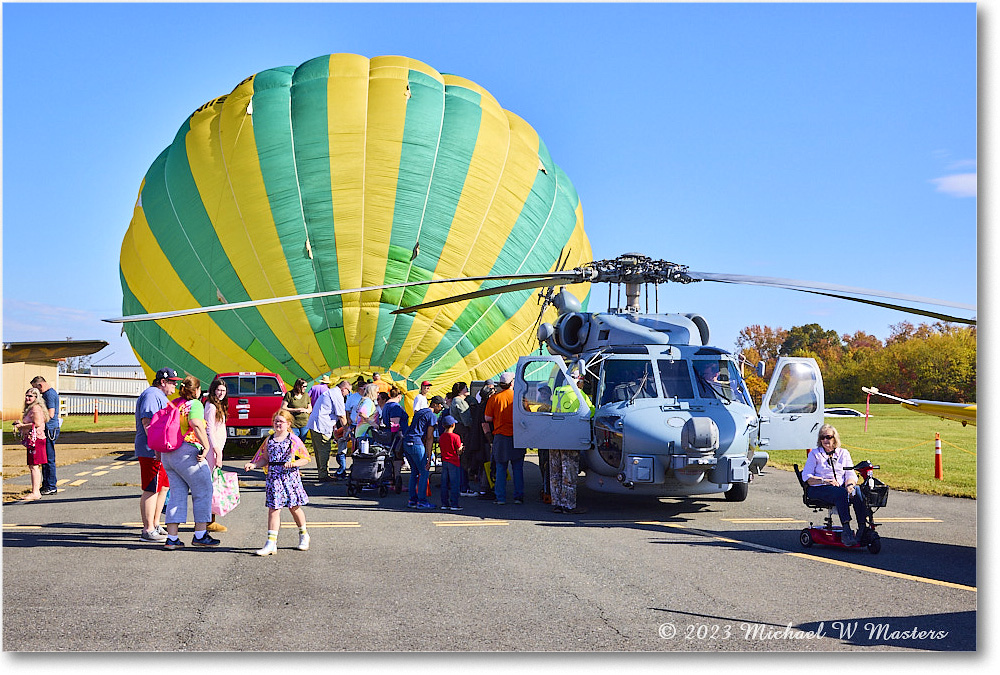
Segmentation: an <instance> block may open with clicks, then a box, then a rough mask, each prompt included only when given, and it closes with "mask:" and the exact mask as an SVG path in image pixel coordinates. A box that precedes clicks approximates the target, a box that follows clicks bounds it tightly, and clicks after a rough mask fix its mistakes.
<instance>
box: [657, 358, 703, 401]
mask: <svg viewBox="0 0 1000 675" xmlns="http://www.w3.org/2000/svg"><path fill="white" fill-rule="evenodd" d="M656 364H657V366H659V369H660V385H661V386H662V387H663V395H664V396H666V397H667V398H694V390H693V389H692V388H691V374H690V373H689V372H688V362H687V361H657V362H656Z"/></svg>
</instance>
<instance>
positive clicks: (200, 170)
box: [185, 79, 326, 373]
mask: <svg viewBox="0 0 1000 675" xmlns="http://www.w3.org/2000/svg"><path fill="white" fill-rule="evenodd" d="M252 94H253V81H252V79H250V80H247V81H244V82H243V83H242V84H240V85H239V86H238V87H237V88H236V89H235V90H234V91H233V93H232V94H230V95H229V96H228V97H227V98H225V99H224V100H222V101H218V100H217V101H216V102H215V103H214V104H213V105H211V106H209V107H207V108H205V109H202V110H199V111H198V112H196V113H195V114H194V115H192V117H191V122H190V128H191V130H190V132H189V133H188V135H187V137H186V138H185V146H186V149H187V157H188V162H189V166H190V167H191V175H192V177H193V178H194V181H195V185H197V187H198V193H199V194H200V195H202V200H203V205H204V207H205V211H206V213H207V215H208V217H209V218H210V219H211V221H212V227H213V228H214V229H215V233H216V237H218V240H219V243H220V244H221V245H222V248H223V250H224V251H225V254H226V257H227V258H229V260H230V262H231V264H232V267H233V269H234V270H235V271H236V274H237V275H238V276H239V279H240V283H241V284H242V285H243V287H244V288H245V289H246V292H247V294H248V295H249V297H250V298H251V299H255V300H256V299H266V298H274V297H280V296H284V295H295V294H296V293H297V292H298V291H297V290H296V288H295V283H294V282H293V281H292V276H291V273H290V272H289V270H288V263H287V262H286V260H285V255H284V251H283V250H282V247H281V241H280V240H279V239H278V233H277V230H276V228H275V226H274V221H273V219H272V217H271V211H270V203H269V201H268V197H267V191H266V189H265V187H264V180H263V177H262V175H261V171H260V163H259V161H258V158H257V145H256V142H255V139H254V130H253V123H252V121H251V119H250V116H249V115H248V114H247V106H248V105H249V103H250V97H251V95H252ZM248 221H249V222H248ZM251 229H252V231H251ZM258 311H259V312H260V315H261V317H262V318H263V319H264V321H265V322H266V323H267V324H268V327H269V328H270V329H271V331H272V332H273V333H274V334H275V335H277V336H280V338H281V340H282V342H283V343H284V345H285V347H286V348H287V349H288V350H289V352H290V353H291V354H293V355H294V357H295V360H296V361H297V362H298V363H299V364H300V365H301V366H302V367H304V368H306V369H307V370H308V371H309V372H310V373H320V372H325V371H326V368H325V367H324V366H325V363H326V361H325V359H324V357H323V352H322V350H321V349H320V346H319V343H318V342H317V341H316V336H315V335H314V334H313V331H312V329H311V328H310V325H309V320H308V319H307V318H306V315H305V312H304V311H303V309H302V305H301V304H300V303H297V302H288V303H281V304H278V305H263V306H261V307H259V308H258Z"/></svg>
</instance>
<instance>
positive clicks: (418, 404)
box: [413, 394, 430, 412]
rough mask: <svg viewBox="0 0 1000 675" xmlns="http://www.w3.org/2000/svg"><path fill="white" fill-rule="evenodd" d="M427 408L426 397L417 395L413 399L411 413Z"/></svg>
mask: <svg viewBox="0 0 1000 675" xmlns="http://www.w3.org/2000/svg"><path fill="white" fill-rule="evenodd" d="M429 407H430V406H429V405H428V404H427V397H426V396H424V395H423V394H417V395H416V396H414V397H413V412H417V411H418V410H421V409H422V408H429Z"/></svg>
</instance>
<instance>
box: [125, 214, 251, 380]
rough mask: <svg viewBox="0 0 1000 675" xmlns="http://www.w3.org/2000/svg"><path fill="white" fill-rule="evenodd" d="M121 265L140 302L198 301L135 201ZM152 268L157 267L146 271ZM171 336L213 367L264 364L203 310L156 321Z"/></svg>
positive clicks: (173, 305) (177, 304)
mask: <svg viewBox="0 0 1000 675" xmlns="http://www.w3.org/2000/svg"><path fill="white" fill-rule="evenodd" d="M121 270H122V275H123V276H124V278H125V283H126V285H127V286H128V287H129V289H131V291H132V293H133V294H134V295H135V297H136V299H137V300H138V301H139V302H140V303H141V304H142V306H143V307H157V308H159V307H162V308H163V310H162V311H167V310H171V309H186V308H188V307H197V306H198V302H197V301H196V300H195V299H194V296H192V295H191V293H190V292H189V291H188V290H187V286H185V285H184V283H183V282H182V281H181V279H180V277H179V276H177V272H175V271H174V268H173V265H171V263H170V261H169V260H168V259H167V257H166V256H165V255H164V254H163V251H162V250H161V249H160V247H159V245H157V243H156V237H154V236H153V233H152V232H151V231H150V229H149V225H148V224H147V223H146V216H145V214H144V213H143V212H142V207H137V208H136V209H135V213H134V215H133V217H132V224H131V225H130V226H129V229H128V231H127V232H126V233H125V239H124V241H123V242H122V256H121ZM150 270H155V273H153V274H150ZM156 324H157V325H158V326H159V327H160V328H162V329H163V330H164V331H165V332H166V333H167V334H168V335H169V336H170V337H171V338H172V339H173V340H174V342H176V343H177V344H178V346H180V348H181V349H184V350H185V351H187V352H188V353H189V354H192V355H194V356H195V357H196V358H197V359H198V360H199V361H201V362H202V363H204V364H205V365H206V366H209V367H210V368H212V369H214V370H215V372H217V373H219V372H230V371H240V370H264V368H263V366H262V365H261V364H260V363H258V362H257V361H256V360H255V359H253V358H252V357H251V356H250V355H249V354H247V352H246V351H245V350H244V349H242V348H241V347H240V346H239V345H237V344H236V343H234V342H233V341H232V340H231V339H230V338H229V336H228V335H226V334H225V333H224V332H223V331H222V330H221V329H220V328H219V326H218V325H217V324H216V323H215V322H214V321H213V320H212V319H211V317H210V316H209V315H207V314H191V315H189V316H184V317H178V318H175V319H165V320H162V321H157V322H156Z"/></svg>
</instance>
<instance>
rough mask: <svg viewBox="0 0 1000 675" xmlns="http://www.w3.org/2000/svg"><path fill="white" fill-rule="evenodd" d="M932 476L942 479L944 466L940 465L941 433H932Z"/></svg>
mask: <svg viewBox="0 0 1000 675" xmlns="http://www.w3.org/2000/svg"><path fill="white" fill-rule="evenodd" d="M934 477H935V478H936V479H938V480H943V479H944V467H943V466H942V465H941V434H940V433H937V434H934Z"/></svg>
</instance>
